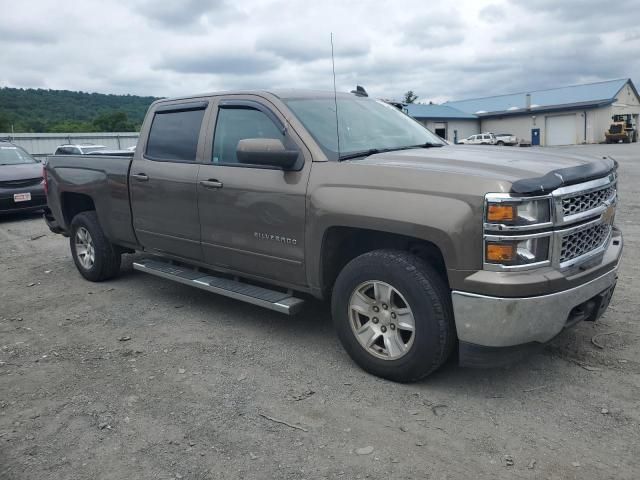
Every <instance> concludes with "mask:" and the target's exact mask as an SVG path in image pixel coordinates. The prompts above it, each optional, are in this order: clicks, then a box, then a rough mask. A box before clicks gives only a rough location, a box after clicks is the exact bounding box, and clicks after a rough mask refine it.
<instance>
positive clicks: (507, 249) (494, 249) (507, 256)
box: [487, 243, 516, 263]
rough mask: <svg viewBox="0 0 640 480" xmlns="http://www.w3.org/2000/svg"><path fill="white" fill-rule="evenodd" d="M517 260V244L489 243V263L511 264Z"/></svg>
mask: <svg viewBox="0 0 640 480" xmlns="http://www.w3.org/2000/svg"><path fill="white" fill-rule="evenodd" d="M515 258H516V244H515V243H487V261H488V262H494V263H504V262H511V261H513V260H514V259H515Z"/></svg>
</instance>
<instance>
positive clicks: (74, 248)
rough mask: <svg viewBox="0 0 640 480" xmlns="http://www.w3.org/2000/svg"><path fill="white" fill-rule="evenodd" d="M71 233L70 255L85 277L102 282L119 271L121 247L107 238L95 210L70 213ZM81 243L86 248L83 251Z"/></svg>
mask: <svg viewBox="0 0 640 480" xmlns="http://www.w3.org/2000/svg"><path fill="white" fill-rule="evenodd" d="M70 233H71V234H70V235H69V244H70V246H71V256H72V257H73V262H74V263H75V264H76V268H77V269H78V271H79V272H80V274H81V275H82V276H83V277H84V278H86V279H87V280H90V281H92V282H102V281H103V280H109V279H110V278H113V277H115V276H116V275H118V273H119V272H120V260H121V254H120V251H119V250H118V249H117V247H116V246H115V245H113V244H112V243H111V242H109V240H107V237H106V236H105V235H104V232H103V231H102V227H101V226H100V223H99V222H98V216H97V214H96V212H95V211H86V212H81V213H79V214H78V215H76V216H75V217H73V220H71V232H70ZM87 235H88V237H87ZM83 240H84V242H83ZM83 246H84V249H85V251H86V252H88V253H86V254H85V255H83V252H82V250H83V248H82V247H83ZM91 254H93V255H91ZM91 257H93V259H92V260H91Z"/></svg>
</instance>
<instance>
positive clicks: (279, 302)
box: [133, 258, 304, 315]
mask: <svg viewBox="0 0 640 480" xmlns="http://www.w3.org/2000/svg"><path fill="white" fill-rule="evenodd" d="M133 268H134V269H135V270H140V271H141V272H147V273H150V274H151V275H156V276H158V277H162V278H167V279H169V280H173V281H174V282H179V283H184V284H185V285H191V286H192V287H197V288H201V289H203V290H208V291H209V292H213V293H217V294H219V295H224V296H225V297H230V298H235V299H236V300H242V301H243V302H247V303H251V304H253V305H258V306H260V307H265V308H269V309H271V310H275V311H276V312H280V313H286V314H288V315H292V314H294V313H297V312H298V311H299V310H300V308H301V307H302V305H303V303H304V300H302V299H300V298H296V297H293V296H291V294H290V293H285V292H279V291H277V290H269V289H268V288H263V287H258V286H255V285H250V284H248V283H242V282H239V281H237V280H231V279H228V278H223V277H216V276H213V275H211V274H209V273H205V272H201V271H199V270H196V269H194V268H190V267H184V266H180V265H174V264H172V263H169V262H167V261H163V260H157V259H149V258H146V259H142V260H138V261H136V262H133Z"/></svg>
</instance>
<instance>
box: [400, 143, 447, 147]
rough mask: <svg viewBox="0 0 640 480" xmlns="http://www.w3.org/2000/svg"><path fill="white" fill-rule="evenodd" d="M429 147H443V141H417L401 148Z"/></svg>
mask: <svg viewBox="0 0 640 480" xmlns="http://www.w3.org/2000/svg"><path fill="white" fill-rule="evenodd" d="M431 147H444V143H434V142H426V143H419V144H418V145H411V146H409V147H403V148H431Z"/></svg>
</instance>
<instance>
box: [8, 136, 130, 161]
mask: <svg viewBox="0 0 640 480" xmlns="http://www.w3.org/2000/svg"><path fill="white" fill-rule="evenodd" d="M0 139H1V140H9V141H10V142H13V143H15V144H16V145H19V146H21V147H22V148H24V149H25V150H26V151H27V152H29V153H30V154H31V155H33V156H34V157H36V158H37V157H46V156H47V155H51V154H53V152H54V151H55V150H56V147H58V145H62V144H65V143H95V144H98V145H104V146H105V147H107V148H109V149H117V150H121V149H125V148H128V147H132V146H134V145H135V144H136V143H138V132H117V133H115V132H114V133H107V132H96V133H0Z"/></svg>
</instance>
